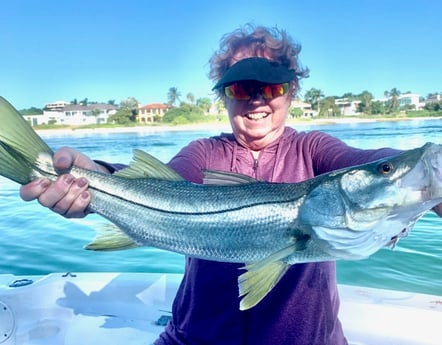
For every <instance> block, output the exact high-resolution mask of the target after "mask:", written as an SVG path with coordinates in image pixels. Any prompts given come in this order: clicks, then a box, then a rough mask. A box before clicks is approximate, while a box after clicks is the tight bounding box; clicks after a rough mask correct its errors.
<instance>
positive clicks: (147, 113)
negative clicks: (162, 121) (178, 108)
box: [136, 103, 169, 123]
mask: <svg viewBox="0 0 442 345" xmlns="http://www.w3.org/2000/svg"><path fill="white" fill-rule="evenodd" d="M168 109H169V107H168V106H167V105H165V104H161V103H152V104H147V105H145V106H142V107H139V108H138V114H137V116H136V122H139V123H152V122H154V121H155V117H163V116H164V114H165V113H166V111H167V110H168Z"/></svg>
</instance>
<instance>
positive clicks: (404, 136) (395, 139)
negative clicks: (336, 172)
mask: <svg viewBox="0 0 442 345" xmlns="http://www.w3.org/2000/svg"><path fill="white" fill-rule="evenodd" d="M296 128H297V129H298V130H304V131H310V130H322V131H325V132H328V133H330V134H332V135H334V136H336V137H339V138H341V139H342V140H344V141H345V142H347V143H348V144H350V145H353V146H356V147H361V148H379V147H385V146H389V147H395V148H400V149H410V148H414V147H418V146H421V145H423V144H424V143H426V142H428V141H432V142H435V143H438V144H442V120H440V119H433V120H404V121H399V122H366V123H365V122H364V123H342V124H341V123H338V124H330V125H317V124H312V125H305V124H303V125H296ZM218 133H219V130H215V129H208V130H201V129H199V130H195V131H191V130H186V131H153V132H142V133H123V132H122V133H96V132H90V133H84V132H81V133H80V132H78V133H76V132H75V131H74V132H72V133H70V134H63V133H61V132H60V133H57V131H53V132H51V133H49V134H48V133H47V132H45V133H44V134H42V137H43V138H44V140H45V141H47V143H48V144H49V145H50V146H51V147H52V148H53V149H54V150H55V149H57V148H60V147H62V146H66V145H69V146H72V147H76V148H78V149H79V150H81V151H83V152H85V153H86V154H88V155H89V156H90V157H92V158H95V159H101V160H105V161H108V162H120V163H128V162H129V161H130V160H131V156H132V150H133V149H135V148H139V149H142V150H145V151H147V152H149V153H151V154H152V155H154V156H156V157H157V158H159V159H160V160H162V161H164V162H167V161H168V160H169V159H170V158H171V157H172V156H173V155H174V154H175V153H177V152H178V151H179V149H180V148H181V147H182V146H184V145H185V144H187V143H188V142H189V141H191V140H193V139H196V138H200V137H207V136H211V135H216V134H218ZM18 189H19V186H18V185H17V184H15V183H13V182H11V181H9V180H6V179H4V178H2V177H0V238H1V241H0V258H1V259H0V273H10V274H15V275H31V274H39V275H40V274H47V273H50V272H101V271H105V272H115V271H124V272H171V273H180V272H183V267H184V259H183V256H181V255H178V254H175V253H171V252H167V251H162V250H159V249H155V248H147V247H146V248H137V249H131V250H126V251H115V252H91V251H87V250H84V249H83V247H84V246H85V245H86V244H88V243H89V242H90V241H91V240H92V239H93V238H94V236H95V230H94V229H96V228H99V227H102V226H103V224H104V223H105V222H106V221H105V220H103V219H102V218H101V217H99V216H97V215H90V216H88V217H86V218H84V219H79V220H68V219H64V218H62V217H60V216H58V215H55V214H53V213H52V212H50V211H48V210H46V209H44V208H42V207H41V206H40V205H39V204H38V203H37V202H24V201H22V200H21V199H20V197H19V194H18ZM337 266H338V281H339V283H344V284H351V285H361V286H369V287H377V288H385V289H394V290H404V291H415V292H421V293H429V294H435V295H442V219H440V218H438V217H437V216H435V215H434V214H433V213H431V212H429V213H427V214H425V215H424V216H423V217H422V218H421V219H420V220H419V221H418V223H417V224H416V225H415V227H414V229H413V230H412V231H411V233H410V235H409V236H408V237H406V238H404V239H402V240H401V241H400V242H399V244H398V246H397V248H396V249H395V250H393V251H392V250H389V249H382V250H380V251H379V252H378V253H376V254H374V255H372V256H371V257H370V258H368V259H365V260H360V261H339V262H338V264H337Z"/></svg>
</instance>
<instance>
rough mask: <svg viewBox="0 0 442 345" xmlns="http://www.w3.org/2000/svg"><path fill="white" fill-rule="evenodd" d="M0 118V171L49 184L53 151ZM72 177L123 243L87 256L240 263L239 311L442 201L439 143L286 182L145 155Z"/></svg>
mask: <svg viewBox="0 0 442 345" xmlns="http://www.w3.org/2000/svg"><path fill="white" fill-rule="evenodd" d="M0 114H1V115H2V119H3V121H4V124H5V125H2V127H1V129H0V174H1V175H3V176H6V177H8V178H10V179H12V180H14V181H16V182H18V183H21V184H25V183H28V182H29V181H31V180H32V179H34V178H37V177H39V176H45V177H47V178H50V179H55V178H56V177H57V176H58V175H59V173H58V172H56V171H55V170H54V168H53V165H52V151H51V150H50V148H49V147H48V146H47V145H46V144H45V143H44V142H43V141H42V140H41V139H40V138H39V137H38V135H37V134H36V133H35V132H34V131H33V130H32V128H31V127H30V126H29V125H28V124H27V123H26V122H25V121H24V120H23V118H22V117H21V116H20V115H19V114H18V113H17V112H16V111H15V109H14V108H13V107H12V106H11V105H9V103H7V102H6V101H5V100H3V99H0ZM70 173H71V174H73V175H74V176H76V177H80V176H84V177H86V178H87V179H88V180H89V189H90V191H91V193H92V201H91V204H90V209H91V210H92V211H94V212H96V213H98V214H100V215H102V216H103V217H105V218H107V219H108V220H110V221H111V222H112V223H114V224H115V225H117V226H118V228H119V229H120V230H121V231H122V232H123V233H124V234H125V236H126V237H125V238H124V240H123V241H122V238H121V236H120V235H119V237H116V239H114V236H110V235H108V234H104V235H102V236H101V237H98V238H97V240H96V242H95V243H93V244H91V245H90V246H88V248H89V249H97V250H103V249H108V248H118V247H130V246H132V245H133V244H136V245H148V246H154V247H158V248H162V249H166V250H170V251H175V252H178V253H181V254H185V255H188V256H192V257H197V258H202V259H207V260H214V261H222V262H245V263H247V265H246V266H245V269H246V272H245V273H243V274H242V275H241V276H240V277H239V279H238V284H239V290H240V296H244V298H243V299H242V300H241V305H240V308H241V309H248V308H251V307H253V306H254V305H256V304H257V303H258V302H259V301H260V300H261V299H262V298H264V296H265V295H266V294H267V293H268V291H270V290H271V289H272V288H273V286H274V285H275V284H276V283H277V282H278V280H279V279H280V277H281V276H282V275H283V274H284V272H285V271H286V270H287V269H288V267H289V266H290V265H292V264H295V263H300V262H314V261H325V260H336V259H360V258H365V257H367V256H369V255H371V254H372V253H374V252H376V251H377V250H379V249H380V248H382V247H385V246H389V245H392V244H394V243H395V242H397V240H398V239H400V238H401V237H403V236H405V235H406V234H407V233H408V231H409V230H410V229H411V227H412V226H413V225H414V223H415V222H416V221H417V220H418V219H419V217H421V216H422V215H423V213H424V212H426V211H427V210H429V209H431V208H433V207H434V206H436V205H438V204H439V203H441V202H442V146H441V145H437V144H431V143H429V144H426V145H424V146H423V147H421V148H417V149H414V150H409V151H405V152H403V153H401V154H400V155H397V156H394V157H389V158H386V159H382V160H379V161H376V162H372V163H368V164H364V165H361V166H356V167H350V168H346V169H342V170H338V171H334V172H330V173H328V174H324V175H320V176H317V177H315V178H313V179H310V180H308V181H304V182H301V183H293V184H290V183H285V184H284V183H268V182H258V181H252V180H251V179H250V178H248V177H244V176H239V175H237V174H230V173H223V172H210V171H209V172H207V173H206V176H207V179H206V184H205V185H197V184H193V183H190V182H187V181H184V180H182V179H181V178H180V177H179V176H178V175H177V174H176V173H175V172H173V171H172V170H170V169H169V168H168V167H167V166H165V165H164V164H162V163H161V162H159V161H158V160H156V159H155V158H153V157H151V156H149V155H148V154H146V153H143V152H142V151H135V155H134V162H133V163H132V164H131V165H130V166H129V167H128V168H126V169H124V170H122V171H120V172H117V173H115V174H113V175H105V174H101V173H98V172H93V171H88V170H84V169H81V168H78V167H73V168H72V169H71V170H70ZM224 184H226V185H224Z"/></svg>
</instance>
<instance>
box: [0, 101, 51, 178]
mask: <svg viewBox="0 0 442 345" xmlns="http://www.w3.org/2000/svg"><path fill="white" fill-rule="evenodd" d="M42 153H45V154H50V155H51V156H52V154H53V152H52V150H51V149H50V147H49V146H48V145H47V144H46V143H45V142H44V141H43V140H42V139H41V138H40V137H39V136H38V134H37V133H35V132H34V130H33V129H32V127H31V126H30V125H29V124H28V123H27V122H26V120H25V119H24V118H23V116H21V115H20V114H19V112H18V111H17V110H15V108H14V107H13V106H12V105H11V104H10V103H9V102H8V101H6V100H5V99H4V98H3V97H0V175H2V176H4V177H7V178H9V179H11V180H13V181H15V182H18V183H20V184H26V183H28V182H29V181H30V180H31V172H32V170H33V168H34V166H35V161H36V160H37V158H38V157H39V155H41V154H42Z"/></svg>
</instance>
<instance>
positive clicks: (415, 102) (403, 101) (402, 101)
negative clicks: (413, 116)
mask: <svg viewBox="0 0 442 345" xmlns="http://www.w3.org/2000/svg"><path fill="white" fill-rule="evenodd" d="M397 99H398V102H399V108H404V107H411V108H413V109H416V110H418V109H422V108H423V107H424V105H425V104H423V103H421V102H420V95H418V94H417V93H403V94H401V95H400V96H399V97H398V98H397Z"/></svg>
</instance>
